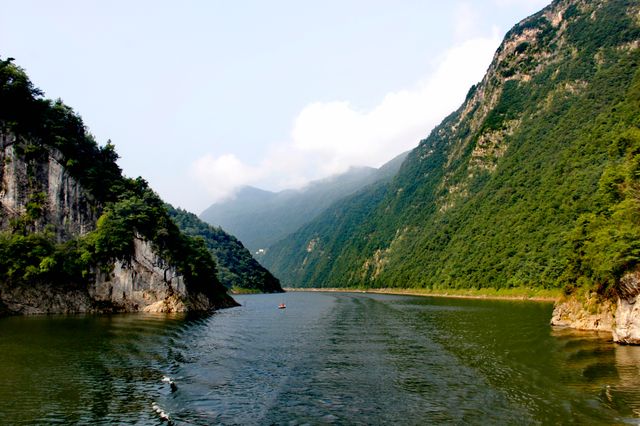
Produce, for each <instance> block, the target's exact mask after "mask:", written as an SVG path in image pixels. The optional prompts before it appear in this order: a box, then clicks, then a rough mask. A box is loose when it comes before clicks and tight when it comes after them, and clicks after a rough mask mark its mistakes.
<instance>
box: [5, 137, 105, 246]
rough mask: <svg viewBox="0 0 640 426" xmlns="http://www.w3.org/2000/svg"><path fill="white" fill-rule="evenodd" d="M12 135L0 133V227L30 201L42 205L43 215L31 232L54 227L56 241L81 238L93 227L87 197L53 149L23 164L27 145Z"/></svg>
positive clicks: (94, 216) (6, 225) (22, 212)
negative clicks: (79, 236) (75, 237)
mask: <svg viewBox="0 0 640 426" xmlns="http://www.w3.org/2000/svg"><path fill="white" fill-rule="evenodd" d="M25 142H26V141H23V140H20V138H18V137H17V136H16V135H14V134H13V133H8V132H0V162H1V167H0V177H1V178H2V180H1V182H2V187H1V188H0V227H1V228H2V229H6V228H7V227H8V226H9V222H10V220H11V219H14V218H16V217H18V216H20V215H21V214H24V213H25V212H26V210H27V205H28V204H29V202H33V201H37V202H38V203H40V204H41V205H42V214H41V216H40V217H39V218H38V219H37V220H36V221H35V225H34V227H33V229H31V230H32V231H42V230H43V229H44V228H45V227H46V226H49V227H51V228H53V229H54V230H55V232H56V236H57V238H58V240H59V241H63V240H65V239H68V238H70V237H74V236H78V235H84V234H86V233H87V232H89V231H91V230H93V229H94V228H95V222H96V219H97V217H96V215H95V211H96V209H95V208H92V204H95V202H94V201H93V200H92V197H91V195H90V194H88V193H87V192H86V191H84V190H83V188H82V187H81V186H80V184H79V183H78V182H77V181H76V180H75V179H74V178H73V177H71V176H70V174H69V173H68V172H67V171H66V169H65V167H64V160H63V156H62V154H61V153H60V152H59V151H58V150H56V149H54V148H49V149H47V150H41V151H40V152H37V153H33V154H31V155H33V157H35V158H33V159H32V160H30V161H25V152H24V151H25V150H28V149H29V147H30V146H32V145H29V144H28V143H25Z"/></svg>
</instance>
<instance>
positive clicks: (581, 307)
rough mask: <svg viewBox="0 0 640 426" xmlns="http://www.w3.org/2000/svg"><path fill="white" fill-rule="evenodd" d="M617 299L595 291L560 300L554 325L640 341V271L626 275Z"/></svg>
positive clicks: (633, 342)
mask: <svg viewBox="0 0 640 426" xmlns="http://www.w3.org/2000/svg"><path fill="white" fill-rule="evenodd" d="M617 294H618V297H617V301H616V303H614V302H612V301H611V300H606V299H603V298H602V297H599V296H597V295H596V294H595V293H592V294H591V295H589V297H587V298H586V299H584V300H583V299H580V298H579V297H577V296H575V295H574V296H571V297H569V298H567V299H566V300H563V301H561V302H558V303H556V306H555V307H554V309H553V316H552V318H551V325H554V326H563V327H571V328H575V329H578V330H597V331H610V332H611V335H612V338H613V341H614V342H616V343H622V344H631V345H638V344H640V303H638V302H639V301H640V272H639V271H634V272H629V273H627V274H625V275H624V276H623V277H622V278H621V279H620V282H619V284H618V286H617Z"/></svg>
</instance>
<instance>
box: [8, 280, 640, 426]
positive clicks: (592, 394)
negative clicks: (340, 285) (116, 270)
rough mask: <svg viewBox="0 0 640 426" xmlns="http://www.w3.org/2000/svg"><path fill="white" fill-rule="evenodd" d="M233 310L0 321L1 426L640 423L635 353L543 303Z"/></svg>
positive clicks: (360, 303) (386, 298) (301, 297)
mask: <svg viewBox="0 0 640 426" xmlns="http://www.w3.org/2000/svg"><path fill="white" fill-rule="evenodd" d="M236 299H237V300H238V301H239V302H240V303H241V304H242V306H241V307H238V308H233V309H227V310H223V311H219V312H217V313H215V314H213V315H209V316H205V317H184V316H153V315H141V314H128V315H113V316H54V317H26V318H25V317H14V318H3V319H0V424H3V425H4V424H23V423H26V424H56V423H64V424H68V423H82V424H96V423H113V424H129V423H131V424H167V423H173V424H203V425H205V424H218V423H222V424H260V425H269V424H289V425H296V424H305V423H307V424H325V423H327V424H329V423H335V424H427V423H428V424H437V423H444V424H451V423H455V424H540V423H545V424H546V423H569V422H575V423H589V424H593V423H627V422H628V423H638V419H639V417H640V380H639V379H640V347H628V346H618V345H615V344H613V343H612V342H611V339H610V336H608V335H606V334H604V335H603V334H601V335H598V334H595V333H580V332H575V331H569V330H554V329H552V328H551V327H550V326H549V325H548V323H549V318H550V316H551V309H552V306H551V304H548V303H535V302H520V301H513V302H509V301H487V300H467V299H444V298H427V297H410V296H391V295H372V294H356V293H297V292H296V293H287V294H284V295H247V296H237V297H236ZM280 302H285V303H286V304H287V308H286V309H283V310H279V309H277V305H278V304H279V303H280ZM169 380H171V381H173V383H174V384H175V386H174V387H173V389H172V386H171V385H170V383H169ZM167 418H168V419H169V420H167Z"/></svg>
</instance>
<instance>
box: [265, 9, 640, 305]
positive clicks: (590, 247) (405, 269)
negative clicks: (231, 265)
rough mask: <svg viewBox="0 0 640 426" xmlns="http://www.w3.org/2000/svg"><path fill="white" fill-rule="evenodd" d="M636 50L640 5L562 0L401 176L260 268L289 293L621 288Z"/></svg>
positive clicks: (494, 67) (635, 250) (631, 229)
mask: <svg viewBox="0 0 640 426" xmlns="http://www.w3.org/2000/svg"><path fill="white" fill-rule="evenodd" d="M639 47H640V4H639V3H638V2H637V1H631V0H609V1H607V0H597V1H580V0H556V1H554V2H553V3H552V4H551V5H550V6H548V7H546V8H545V9H543V10H542V11H540V12H539V13H537V14H535V15H533V16H531V17H529V18H527V19H525V20H523V21H522V22H520V23H518V24H517V25H516V26H515V27H513V28H512V29H511V30H510V31H509V32H508V33H507V35H506V36H505V39H504V41H503V42H502V44H501V46H500V47H499V49H498V50H497V52H496V54H495V57H494V60H493V62H492V64H491V66H490V68H489V69H488V71H487V73H486V75H485V76H484V78H483V80H482V81H481V82H480V83H478V84H477V85H475V86H473V87H472V88H471V89H470V90H469V93H468V96H467V99H466V100H465V102H464V103H463V105H462V106H461V107H460V108H459V109H458V110H457V111H455V112H454V113H452V114H451V115H450V116H449V117H447V118H446V119H445V120H444V121H443V122H442V123H441V124H440V125H438V126H437V127H436V128H435V129H433V131H432V132H431V133H430V135H429V136H428V137H427V138H426V139H424V140H422V141H421V142H420V144H419V145H418V147H417V148H416V149H414V150H413V151H412V152H411V153H410V154H409V156H408V158H407V160H406V161H405V162H404V163H403V165H402V167H401V169H400V171H399V173H398V174H397V176H396V177H395V178H394V179H393V181H392V182H390V183H382V184H378V185H374V186H373V187H370V188H368V189H365V190H363V191H361V192H359V193H357V194H355V195H353V196H350V197H348V198H346V199H343V200H341V201H339V202H337V203H336V204H334V205H333V206H332V207H330V208H329V209H328V210H327V211H325V212H324V213H323V214H322V215H320V216H319V217H318V218H317V219H315V220H314V221H312V222H311V223H309V224H307V225H306V226H304V227H303V228H302V229H301V230H299V231H298V232H296V233H295V234H293V235H291V236H290V237H288V238H287V239H285V240H283V241H281V242H280V243H278V244H276V245H275V246H273V247H272V248H271V249H270V250H269V251H268V253H267V254H266V256H265V257H264V259H263V260H262V262H263V264H264V265H266V266H267V267H268V268H269V269H270V270H271V271H273V272H274V274H276V275H277V276H278V277H280V279H281V280H282V281H283V283H284V284H285V285H289V286H302V287H345V286H348V287H365V288H368V287H425V288H436V289H446V288H467V287H475V288H480V287H496V288H505V287H563V286H564V287H566V288H567V289H568V291H570V290H571V289H572V288H576V287H590V288H595V289H598V291H599V292H601V293H606V292H607V291H614V290H615V288H616V285H617V283H618V282H619V279H620V277H621V276H622V275H623V274H624V273H625V272H628V271H631V270H634V268H636V265H637V263H638V260H639V259H640V226H639V224H640V197H639V196H638V194H639V193H640V190H639V189H640V186H639V184H638V179H639V178H640V172H639V170H640V166H639V165H638V164H640V160H639V158H640V156H639V154H640V72H639V71H638V63H639V61H640V49H639ZM612 289H613V290H612Z"/></svg>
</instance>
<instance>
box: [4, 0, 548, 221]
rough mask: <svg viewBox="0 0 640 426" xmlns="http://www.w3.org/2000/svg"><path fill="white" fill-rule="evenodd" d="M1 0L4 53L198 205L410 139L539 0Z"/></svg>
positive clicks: (166, 188) (128, 169)
mask: <svg viewBox="0 0 640 426" xmlns="http://www.w3.org/2000/svg"><path fill="white" fill-rule="evenodd" d="M2 3H3V4H2V13H1V14H0V55H1V56H2V57H3V58H6V57H8V56H10V57H14V58H15V59H16V61H15V62H16V63H17V64H18V65H20V66H22V67H23V68H25V69H26V71H27V72H28V73H29V75H30V77H31V78H32V80H33V81H34V83H35V84H36V86H38V87H40V88H41V89H43V90H44V91H45V93H46V96H48V97H51V98H58V97H60V98H62V99H63V100H64V101H65V103H67V104H69V105H70V106H72V107H73V108H74V109H75V110H76V111H78V112H79V113H80V114H81V115H82V117H83V119H84V121H85V124H86V125H87V126H88V127H89V130H90V131H91V132H92V133H93V134H94V135H95V136H96V138H97V140H98V141H99V142H100V143H101V144H102V143H105V142H106V141H107V139H111V140H112V141H113V143H114V144H115V146H116V149H117V151H118V153H119V154H120V156H121V159H120V161H119V164H120V165H121V167H122V168H123V170H124V172H125V174H127V175H128V176H132V177H135V176H143V177H144V178H145V179H147V180H148V181H149V182H150V183H151V185H152V187H153V188H154V189H155V190H156V191H157V192H158V193H159V194H160V195H161V196H162V197H163V198H164V199H165V200H167V201H169V202H171V203H173V204H175V205H178V206H182V207H184V208H187V209H189V210H191V211H193V212H195V213H199V212H200V211H202V210H203V209H204V208H206V207H207V206H208V205H209V204H211V203H212V202H214V201H216V200H220V199H224V198H225V197H229V196H232V194H233V191H234V190H235V189H236V188H237V187H239V186H240V185H244V184H251V185H255V186H258V187H262V188H265V189H274V190H275V189H282V188H288V187H299V186H301V185H304V183H305V182H307V181H308V180H310V179H317V178H321V177H325V176H327V175H330V174H334V173H339V172H342V171H345V170H346V169H347V168H348V167H349V166H352V165H368V166H380V165H381V164H383V163H384V162H385V161H387V160H389V159H391V158H392V157H393V156H395V155H396V154H399V153H400V152H403V151H404V150H407V149H410V148H412V147H414V146H416V145H417V143H418V141H419V139H420V138H422V137H425V136H426V135H427V134H428V133H429V131H430V130H431V128H432V127H433V126H434V125H435V124H437V123H438V122H439V121H440V120H441V119H442V118H443V117H444V116H445V115H446V114H448V113H449V112H451V111H452V110H454V109H455V108H457V107H458V106H459V104H460V103H461V102H462V100H463V99H464V95H465V94H466V92H467V90H468V88H469V86H470V85H471V84H473V83H475V82H477V81H478V80H480V79H481V78H482V75H483V74H484V71H485V70H486V68H487V66H488V65H489V62H490V60H491V57H492V55H493V52H494V51H495V49H496V48H497V47H498V44H499V42H500V40H501V39H502V37H503V35H504V33H506V31H507V30H508V29H509V28H510V27H511V26H513V25H514V24H515V23H516V22H517V21H519V20H521V19H523V18H524V17H526V16H528V15H530V14H532V13H535V12H536V11H537V10H539V9H541V8H542V7H544V6H545V5H546V3H547V0H544V1H541V0H520V1H518V0H468V1H448V2H442V1H428V0H423V1H413V0H404V1H390V0H389V1H376V0H368V1H360V0H342V1H333V0H326V1H321V2H320V1H317V2H311V1H204V0H203V1H180V2H178V1H173V2H170V1H158V0H156V1H135V2H133V1H119V0H116V1H97V0H89V1H79V0H78V1H56V2H51V1H45V0H41V1H34V0H22V1H14V2H9V1H3V2H2Z"/></svg>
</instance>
